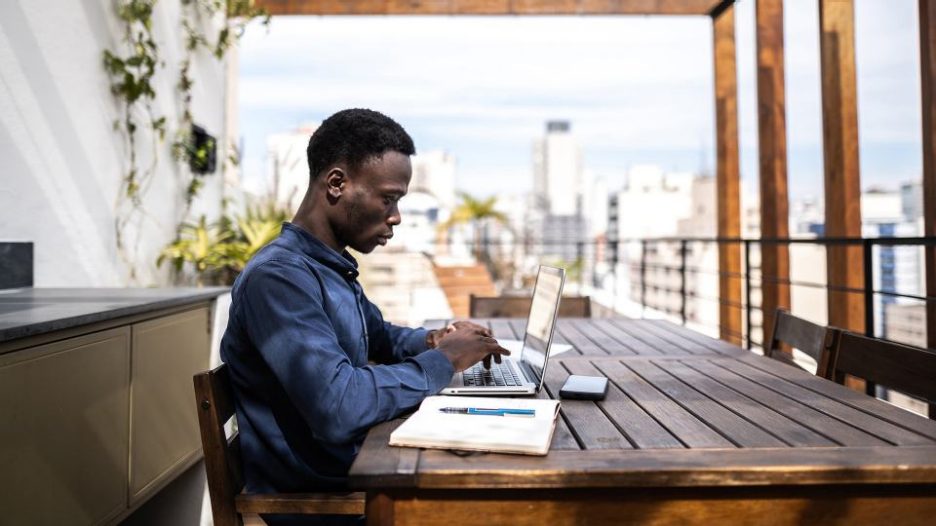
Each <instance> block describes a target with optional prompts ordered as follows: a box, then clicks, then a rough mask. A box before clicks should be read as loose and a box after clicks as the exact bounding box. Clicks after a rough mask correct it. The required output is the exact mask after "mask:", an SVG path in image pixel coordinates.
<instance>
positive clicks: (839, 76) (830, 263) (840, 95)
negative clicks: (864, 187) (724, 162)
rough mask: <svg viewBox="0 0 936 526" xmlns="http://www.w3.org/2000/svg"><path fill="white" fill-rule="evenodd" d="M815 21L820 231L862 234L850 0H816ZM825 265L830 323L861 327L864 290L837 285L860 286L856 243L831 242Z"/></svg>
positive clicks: (859, 252) (833, 234)
mask: <svg viewBox="0 0 936 526" xmlns="http://www.w3.org/2000/svg"><path fill="white" fill-rule="evenodd" d="M819 27H820V32H821V38H820V40H819V49H820V55H821V60H820V63H821V68H822V136H823V152H824V156H825V159H824V161H825V162H824V164H825V235H826V236H827V237H861V185H860V174H859V167H858V99H857V95H856V91H857V84H856V80H855V6H854V3H853V0H819ZM826 269H827V270H826V274H827V279H828V284H829V292H828V298H829V300H828V311H829V325H834V326H836V327H840V328H843V329H850V330H853V331H857V332H863V331H864V330H865V323H864V302H863V295H862V294H861V293H854V292H846V291H844V290H842V289H843V288H849V289H859V290H860V289H863V288H864V272H863V267H862V249H861V246H860V245H859V246H849V247H845V246H830V247H829V248H828V249H827V251H826ZM836 289H838V290H836Z"/></svg>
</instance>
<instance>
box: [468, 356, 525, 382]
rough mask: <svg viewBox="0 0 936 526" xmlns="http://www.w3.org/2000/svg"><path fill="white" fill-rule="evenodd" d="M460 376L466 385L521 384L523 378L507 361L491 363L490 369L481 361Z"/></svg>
mask: <svg viewBox="0 0 936 526" xmlns="http://www.w3.org/2000/svg"><path fill="white" fill-rule="evenodd" d="M462 378H463V379H464V380H465V385H466V386H472V387H477V386H482V385H483V386H496V387H502V386H513V385H523V380H522V379H521V378H520V375H518V374H517V371H516V370H514V366H513V363H511V362H509V361H505V362H501V363H496V362H492V363H491V368H490V369H485V368H484V365H483V364H482V363H481V362H478V363H476V364H474V365H472V366H471V367H469V368H467V369H465V370H464V372H462Z"/></svg>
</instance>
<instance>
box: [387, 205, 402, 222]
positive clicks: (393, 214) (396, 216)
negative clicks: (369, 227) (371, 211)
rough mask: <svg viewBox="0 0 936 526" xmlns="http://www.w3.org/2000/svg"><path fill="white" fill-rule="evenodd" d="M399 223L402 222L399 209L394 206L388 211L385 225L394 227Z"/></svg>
mask: <svg viewBox="0 0 936 526" xmlns="http://www.w3.org/2000/svg"><path fill="white" fill-rule="evenodd" d="M401 222H403V217H402V216H401V215H400V207H399V206H397V205H395V204H394V205H393V208H392V209H391V210H390V215H389V216H387V224H388V225H391V226H396V225H399V224H400V223H401Z"/></svg>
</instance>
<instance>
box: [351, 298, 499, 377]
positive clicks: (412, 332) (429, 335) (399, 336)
mask: <svg viewBox="0 0 936 526" xmlns="http://www.w3.org/2000/svg"><path fill="white" fill-rule="evenodd" d="M364 313H365V316H366V317H367V319H368V331H369V333H370V334H371V335H372V336H371V342H370V346H371V348H370V356H369V357H368V358H370V359H371V360H374V361H375V362H377V363H397V362H400V361H402V360H405V359H406V358H408V357H411V356H416V355H417V354H419V353H421V352H423V351H426V350H428V349H435V348H437V347H438V346H439V343H440V342H441V341H442V338H443V337H444V336H445V335H446V334H448V333H450V332H452V331H454V330H456V329H466V330H471V331H475V332H478V333H479V334H481V335H482V336H491V331H490V329H488V328H487V327H482V326H480V325H478V324H476V323H472V322H470V321H456V322H454V323H452V324H449V325H448V326H447V327H445V328H443V329H433V330H427V329H424V328H419V329H412V328H409V327H400V326H399V325H394V324H392V323H390V322H387V321H384V319H383V315H382V314H381V312H380V309H379V308H377V306H376V305H374V304H373V303H371V302H370V301H369V300H368V299H367V298H366V297H365V298H364ZM498 363H500V360H499V359H498Z"/></svg>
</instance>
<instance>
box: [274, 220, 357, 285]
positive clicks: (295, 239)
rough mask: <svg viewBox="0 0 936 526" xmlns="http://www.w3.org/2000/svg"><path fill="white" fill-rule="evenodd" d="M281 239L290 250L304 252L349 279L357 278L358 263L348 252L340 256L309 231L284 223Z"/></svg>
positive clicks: (342, 252) (345, 251)
mask: <svg viewBox="0 0 936 526" xmlns="http://www.w3.org/2000/svg"><path fill="white" fill-rule="evenodd" d="M280 238H281V239H283V240H284V241H285V242H286V244H287V245H288V246H289V248H293V249H295V250H298V251H299V252H302V253H303V254H305V255H307V256H309V257H310V258H312V259H314V260H316V261H318V262H319V263H321V264H323V265H325V266H326V267H329V268H331V269H333V270H335V271H336V272H338V273H340V274H341V275H343V276H346V277H348V278H349V279H355V278H357V276H358V262H357V260H356V259H354V257H352V256H351V254H349V253H348V251H347V250H342V251H341V253H340V254H339V253H338V252H336V251H335V250H334V249H333V248H331V247H329V246H328V245H326V244H325V243H323V242H322V241H321V240H319V239H318V238H317V237H315V236H313V235H312V234H311V233H310V232H308V231H307V230H305V229H303V228H302V227H300V226H297V225H294V224H293V223H290V222H288V221H286V222H284V223H283V230H282V232H280Z"/></svg>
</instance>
